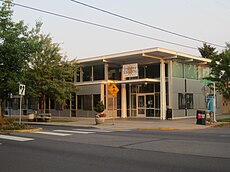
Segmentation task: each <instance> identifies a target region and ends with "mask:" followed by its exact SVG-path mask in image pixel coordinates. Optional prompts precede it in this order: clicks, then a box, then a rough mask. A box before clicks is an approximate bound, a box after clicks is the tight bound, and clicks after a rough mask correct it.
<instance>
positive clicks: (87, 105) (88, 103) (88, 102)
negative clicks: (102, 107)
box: [83, 95, 92, 110]
mask: <svg viewBox="0 0 230 172" xmlns="http://www.w3.org/2000/svg"><path fill="white" fill-rule="evenodd" d="M83 101H84V102H83V109H84V110H92V95H84V100H83Z"/></svg>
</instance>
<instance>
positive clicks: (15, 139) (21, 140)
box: [0, 135, 34, 142]
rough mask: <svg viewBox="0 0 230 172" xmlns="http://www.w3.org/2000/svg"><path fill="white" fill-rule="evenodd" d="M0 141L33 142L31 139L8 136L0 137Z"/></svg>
mask: <svg viewBox="0 0 230 172" xmlns="http://www.w3.org/2000/svg"><path fill="white" fill-rule="evenodd" d="M0 139H6V140H14V141H19V142H26V141H31V140H34V139H32V138H26V137H17V136H9V135H0Z"/></svg>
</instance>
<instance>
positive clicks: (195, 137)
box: [0, 126, 230, 172]
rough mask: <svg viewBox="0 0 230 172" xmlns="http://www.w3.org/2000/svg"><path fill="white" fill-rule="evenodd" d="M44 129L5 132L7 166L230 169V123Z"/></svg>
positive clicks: (2, 156)
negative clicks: (218, 125)
mask: <svg viewBox="0 0 230 172" xmlns="http://www.w3.org/2000/svg"><path fill="white" fill-rule="evenodd" d="M38 127H39V126H38ZM42 128H43V129H44V130H43V131H40V132H34V133H14V134H10V135H5V134H0V152H1V153H0V162H1V167H0V168H1V171H3V172H5V171H7V172H14V171H15V172H16V171H17V172H20V171H33V172H36V171H39V172H40V171H43V172H46V171H47V172H52V171H55V172H57V171H60V172H61V171H65V172H68V171H94V172H97V171H98V172H99V171H100V172H103V171H112V172H113V171H114V172H115V171H116V172H117V171H134V172H135V171H136V172H144V171H160V172H162V171H167V172H168V171H177V172H178V171H183V172H184V171H186V172H187V171H192V172H194V171H196V172H197V171H209V172H210V171H215V172H216V171H218V172H220V171H229V169H230V163H229V162H230V145H229V143H230V127H225V128H215V129H204V130H187V131H180V130H175V131H157V130H152V131H149V130H145V131H139V130H129V131H128V130H127V131H126V130H113V131H111V130H110V131H109V130H100V129H93V128H88V129H87V128H85V129H84V128H74V127H61V126H59V127H58V126H42Z"/></svg>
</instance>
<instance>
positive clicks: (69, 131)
mask: <svg viewBox="0 0 230 172" xmlns="http://www.w3.org/2000/svg"><path fill="white" fill-rule="evenodd" d="M54 131H55V132H63V133H75V134H92V133H94V132H87V131H72V130H54Z"/></svg>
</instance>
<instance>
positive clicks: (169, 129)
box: [136, 128, 179, 131]
mask: <svg viewBox="0 0 230 172" xmlns="http://www.w3.org/2000/svg"><path fill="white" fill-rule="evenodd" d="M136 130H140V131H148V130H163V131H173V130H179V129H177V128H137V129H136Z"/></svg>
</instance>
